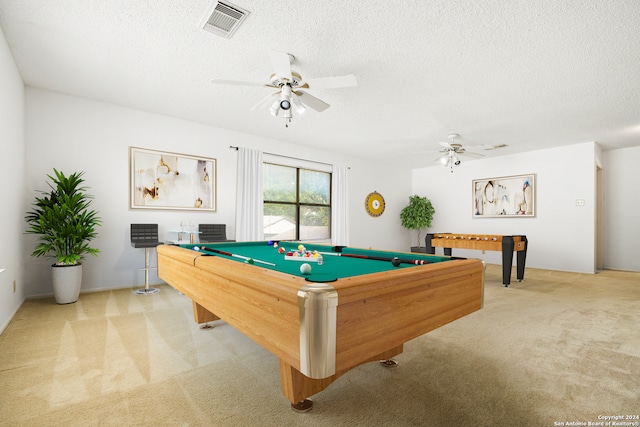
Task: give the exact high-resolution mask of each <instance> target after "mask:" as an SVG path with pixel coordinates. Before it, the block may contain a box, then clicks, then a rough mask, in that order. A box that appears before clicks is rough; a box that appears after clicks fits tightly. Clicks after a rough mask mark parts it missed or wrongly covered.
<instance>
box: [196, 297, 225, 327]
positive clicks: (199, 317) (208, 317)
mask: <svg viewBox="0 0 640 427" xmlns="http://www.w3.org/2000/svg"><path fill="white" fill-rule="evenodd" d="M193 318H194V320H195V321H196V323H197V324H201V323H207V322H213V321H214V320H220V318H219V317H218V316H216V315H215V314H213V313H212V312H210V311H209V310H207V309H206V308H204V307H203V306H201V305H200V304H198V303H197V302H195V301H193Z"/></svg>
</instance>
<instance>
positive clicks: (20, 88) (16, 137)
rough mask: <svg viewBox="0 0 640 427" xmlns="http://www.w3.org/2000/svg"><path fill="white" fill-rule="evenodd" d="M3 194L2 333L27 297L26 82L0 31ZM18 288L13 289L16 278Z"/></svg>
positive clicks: (0, 198)
mask: <svg viewBox="0 0 640 427" xmlns="http://www.w3.org/2000/svg"><path fill="white" fill-rule="evenodd" d="M0 94H2V95H1V96H0V147H2V155H0V170H1V171H2V176H3V181H4V184H3V185H2V191H1V193H0V218H2V236H3V239H2V245H0V269H2V268H4V269H6V270H5V271H4V272H2V273H0V332H2V331H3V330H4V328H5V327H6V326H7V324H8V323H9V321H10V320H11V318H12V317H13V314H14V313H15V312H16V311H17V309H18V308H19V307H20V304H21V303H22V301H23V300H24V297H25V287H24V283H23V275H22V271H23V257H22V253H23V250H22V231H23V230H24V226H23V221H22V216H23V215H22V214H23V212H22V211H21V210H19V209H17V207H21V206H22V194H23V191H24V190H23V180H24V168H25V166H24V143H23V141H24V84H23V83H22V79H21V77H20V74H19V73H18V69H17V67H16V65H15V62H14V61H13V57H12V56H11V52H10V51H9V47H8V46H7V43H6V40H5V38H4V33H3V32H2V31H0ZM14 280H15V282H16V291H15V292H14V291H13V281H14Z"/></svg>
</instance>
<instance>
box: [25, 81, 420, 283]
mask: <svg viewBox="0 0 640 427" xmlns="http://www.w3.org/2000/svg"><path fill="white" fill-rule="evenodd" d="M26 121H27V127H26V129H27V130H26V165H27V166H26V188H27V191H26V192H25V194H24V200H23V201H22V206H23V211H22V212H24V210H26V209H27V208H28V206H29V203H30V202H31V201H32V199H33V196H34V195H35V190H36V189H45V188H46V175H47V174H50V173H51V172H52V168H54V167H55V168H56V169H58V170H62V171H64V172H65V173H72V172H74V171H86V173H85V176H84V178H85V180H86V184H87V186H88V187H90V191H89V192H90V193H91V194H93V195H94V196H95V200H94V205H93V207H94V208H95V209H96V210H98V211H99V212H100V216H101V217H102V219H103V221H104V224H103V226H102V227H101V228H100V229H99V238H98V239H97V240H96V241H94V242H95V246H96V247H97V248H99V249H100V251H101V253H100V255H99V257H98V258H94V257H88V258H87V259H86V260H85V261H84V269H83V270H84V273H83V285H82V290H83V291H87V290H97V289H107V288H116V287H128V286H132V285H136V286H141V285H142V284H143V280H144V276H143V273H142V272H140V271H139V269H140V268H141V267H142V265H143V263H144V259H143V256H144V251H143V250H142V249H134V248H132V247H131V245H130V242H129V225H130V224H131V223H133V222H141V223H145V222H146V223H158V224H159V230H160V237H161V239H169V238H175V235H173V237H172V235H170V234H168V231H169V230H175V229H179V224H180V221H182V220H186V221H192V222H193V223H194V224H198V223H201V222H202V223H205V222H206V223H225V224H227V234H228V236H229V237H230V238H231V237H233V236H234V233H235V224H234V221H235V193H236V190H235V184H236V155H237V152H236V151H235V150H231V149H229V146H230V145H233V146H243V147H249V148H256V149H261V150H263V151H264V152H269V153H274V154H280V155H286V156H294V157H300V158H304V159H309V160H314V161H318V162H325V163H331V164H343V165H346V166H349V167H350V168H351V169H350V173H349V181H350V188H349V196H350V206H349V215H350V244H351V245H352V246H363V247H380V248H388V249H408V247H409V235H408V233H406V232H405V230H404V229H402V227H401V226H400V222H399V220H398V219H397V216H398V215H399V212H400V209H401V208H402V206H399V203H404V199H405V198H408V195H409V191H410V188H411V173H410V171H408V170H403V169H397V170H394V169H392V168H388V167H381V165H378V164H373V163H371V162H367V161H364V160H361V159H355V158H348V157H341V156H338V155H335V154H333V153H327V152H322V151H319V150H313V149H305V148H302V147H299V146H294V145H291V144H285V143H282V142H279V141H275V140H268V139H261V138H256V137H252V136H249V135H246V134H241V133H238V132H231V131H227V130H223V129H219V128H213V127H210V126H206V125H202V124H198V123H193V122H188V121H184V120H179V119H174V118H171V117H166V116H160V115H156V114H151V113H146V112H142V111H137V110H132V109H128V108H123V107H119V106H116V105H111V104H105V103H100V102H96V101H92V100H87V99H82V98H77V97H72V96H67V95H62V94H59V93H54V92H50V91H45V90H40V89H33V88H27V91H26ZM129 146H135V147H141V148H149V149H155V150H163V151H171V152H178V153H184V154H191V155H197V156H205V157H214V158H216V159H217V164H218V173H217V178H218V187H217V188H218V197H217V205H218V210H217V212H215V213H201V212H193V211H166V210H157V211H149V210H131V209H129V151H128V149H129ZM381 171H384V174H383V173H381ZM374 190H377V191H379V192H380V193H382V194H383V195H384V196H385V197H386V199H387V202H388V205H387V206H388V208H387V212H385V213H384V214H383V215H382V216H381V217H379V218H370V217H368V216H367V214H366V212H365V210H364V198H365V197H366V195H367V194H368V193H369V192H371V191H374ZM22 227H23V228H24V225H22ZM34 241H35V240H34V236H25V242H26V245H25V250H24V251H23V255H24V257H25V259H28V258H29V254H30V252H31V250H32V248H33V244H34ZM154 262H155V260H154ZM29 263H30V268H29V269H28V270H27V271H26V272H25V276H26V277H25V279H26V283H27V286H28V289H27V295H44V294H51V288H50V268H49V266H50V264H51V260H50V259H33V260H30V261H29ZM31 267H33V268H31ZM150 281H151V283H158V282H159V279H158V278H157V276H156V275H154V274H152V275H151V278H150Z"/></svg>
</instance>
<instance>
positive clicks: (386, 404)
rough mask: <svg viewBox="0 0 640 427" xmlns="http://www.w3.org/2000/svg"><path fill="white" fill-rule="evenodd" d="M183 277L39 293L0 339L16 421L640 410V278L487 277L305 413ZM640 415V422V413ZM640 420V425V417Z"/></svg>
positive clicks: (303, 419)
mask: <svg viewBox="0 0 640 427" xmlns="http://www.w3.org/2000/svg"><path fill="white" fill-rule="evenodd" d="M191 307H192V306H191V301H190V300H189V299H188V298H187V297H185V296H183V295H180V294H179V293H178V292H176V291H175V290H173V289H172V288H171V287H169V286H161V291H160V293H158V294H156V295H150V296H140V295H134V294H132V292H131V290H126V289H125V290H117V291H110V292H100V293H89V294H82V295H81V296H80V300H79V301H78V302H77V303H75V304H71V305H64V306H60V305H56V304H55V302H54V301H53V299H52V298H51V299H40V300H29V301H27V302H25V304H24V305H23V306H22V307H21V308H20V310H19V311H18V313H17V315H16V316H15V318H14V320H13V321H12V322H11V324H10V325H9V327H8V328H7V329H6V331H5V332H4V334H3V335H2V336H0V425H2V426H54V425H60V426H127V425H129V426H302V425H304V426H373V425H376V426H387V425H389V426H391V425H393V426H454V425H459V426H497V425H502V426H512V425H521V426H554V425H560V424H559V423H568V422H575V421H581V422H585V423H586V422H597V421H599V419H598V417H599V416H611V415H637V414H640V273H629V272H615V271H605V272H602V273H599V274H596V275H584V274H573V273H559V272H551V271H545V270H536V269H527V271H526V273H525V281H524V282H521V283H519V282H513V283H512V284H511V287H510V288H504V287H503V286H502V284H501V272H500V266H497V265H489V266H487V272H486V283H485V307H484V309H482V310H481V311H479V312H476V313H473V314H471V315H469V316H467V317H465V318H463V319H460V320H457V321H455V322H453V323H451V324H449V325H446V326H444V327H442V328H440V329H437V330H435V331H432V332H430V333H428V334H426V335H423V336H422V337H420V338H418V339H415V340H413V341H410V342H409V343H407V344H406V345H405V351H404V353H402V354H401V355H399V356H398V357H397V360H398V361H399V362H400V365H399V366H398V367H397V368H392V369H386V368H383V367H381V366H380V365H379V364H378V363H369V364H366V365H363V366H361V367H358V368H356V369H354V370H353V371H351V372H349V373H347V374H345V375H344V376H342V377H341V378H340V379H339V380H338V381H336V382H335V383H333V384H332V385H330V386H329V387H328V388H327V389H326V390H324V391H322V392H320V393H318V394H317V395H315V396H314V397H313V400H314V402H315V406H314V408H313V409H312V410H311V411H310V412H308V413H304V414H300V413H295V412H293V411H292V410H291V409H290V407H289V402H288V401H287V399H286V398H285V397H284V396H283V395H282V394H281V391H280V376H279V365H278V360H277V359H276V358H275V356H273V355H271V354H270V353H269V352H267V351H266V350H264V349H262V348H261V347H260V346H258V345H257V344H255V343H253V342H252V341H251V340H249V339H248V338H246V337H245V336H243V335H242V334H240V333H239V332H237V331H236V330H235V329H233V328H232V327H230V326H229V325H227V324H226V323H224V322H222V321H218V322H214V325H215V328H213V329H210V330H201V329H199V328H198V326H197V325H196V324H195V323H194V322H193V318H192V309H191ZM636 421H637V420H636ZM636 425H638V424H636Z"/></svg>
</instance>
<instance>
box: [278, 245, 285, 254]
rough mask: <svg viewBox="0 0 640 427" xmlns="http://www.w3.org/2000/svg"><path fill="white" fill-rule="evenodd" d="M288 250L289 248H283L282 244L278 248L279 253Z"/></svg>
mask: <svg viewBox="0 0 640 427" xmlns="http://www.w3.org/2000/svg"><path fill="white" fill-rule="evenodd" d="M286 251H287V250H286V249H285V248H283V247H282V246H280V247H279V248H278V253H279V254H283V253H285V252H286Z"/></svg>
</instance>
